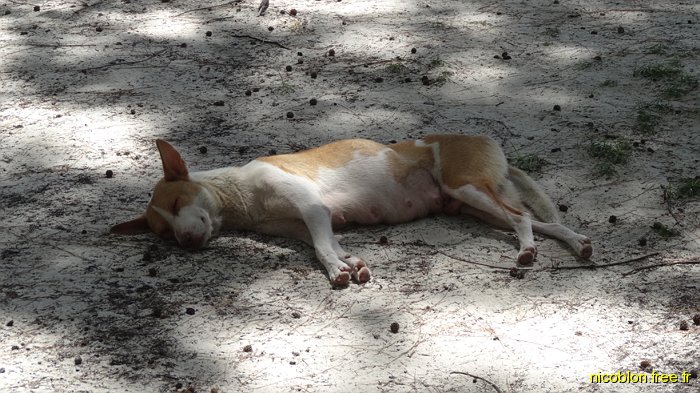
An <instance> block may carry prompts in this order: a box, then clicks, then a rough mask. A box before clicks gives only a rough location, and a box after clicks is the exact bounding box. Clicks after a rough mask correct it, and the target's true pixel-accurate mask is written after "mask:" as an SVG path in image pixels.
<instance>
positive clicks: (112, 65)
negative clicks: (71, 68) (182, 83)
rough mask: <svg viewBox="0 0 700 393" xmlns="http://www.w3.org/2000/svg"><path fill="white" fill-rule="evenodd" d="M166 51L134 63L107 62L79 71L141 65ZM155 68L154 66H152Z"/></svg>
mask: <svg viewBox="0 0 700 393" xmlns="http://www.w3.org/2000/svg"><path fill="white" fill-rule="evenodd" d="M166 50H167V49H163V50H160V51H158V52H156V53H154V54H152V55H151V56H148V57H146V58H143V59H141V60H134V61H123V62H114V61H112V62H109V63H107V64H104V65H101V66H96V67H88V68H83V69H82V70H81V71H91V70H99V69H101V68H107V67H116V66H124V65H130V64H138V63H143V62H144V61H148V60H151V59H152V58H154V57H157V56H159V55H161V54H162V53H163V52H165V51H166ZM154 67H156V66H154Z"/></svg>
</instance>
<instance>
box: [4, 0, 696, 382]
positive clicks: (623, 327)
mask: <svg viewBox="0 0 700 393" xmlns="http://www.w3.org/2000/svg"><path fill="white" fill-rule="evenodd" d="M257 9H258V4H257V2H253V1H230V2H226V1H225V0H222V1H191V0H172V1H166V0H162V1H161V0H143V1H141V0H122V1H102V0H84V1H72V0H63V1H38V2H35V3H28V2H25V1H23V0H0V89H1V91H0V209H1V210H0V211H1V217H2V219H1V222H0V253H1V259H0V391H2V392H106V391H115V392H174V391H178V392H179V391H189V392H217V391H218V392H697V391H698V390H699V387H700V382H699V381H700V380H699V379H698V378H697V373H698V369H700V350H699V349H698V343H700V340H699V338H700V326H699V324H700V316H698V317H697V320H696V321H695V322H694V321H693V316H695V315H697V314H700V265H698V258H699V256H700V230H699V229H698V227H699V224H700V214H699V213H700V202H699V201H698V197H697V191H698V182H700V178H698V175H699V174H700V173H699V172H698V166H699V164H698V159H699V158H700V132H699V131H700V130H699V129H698V124H700V123H699V121H700V116H699V112H698V102H699V94H698V90H699V89H698V77H699V76H700V75H699V74H700V70H699V68H698V65H699V62H698V58H699V56H700V49H699V47H698V43H700V32H699V30H698V23H700V20H699V18H698V14H699V12H700V6H698V3H697V2H695V1H665V0H662V1H632V0H618V1H582V0H579V1H567V0H559V1H555V0H543V1H539V0H533V1H521V0H517V1H511V0H505V1H482V0H474V1H450V0H441V1H433V0H420V1H413V0H405V1H399V0H386V1H366V0H364V1H363V0H342V1H340V0H338V1H335V0H319V1H313V0H298V1H290V0H284V1H278V0H272V3H271V5H270V7H269V8H268V10H267V12H266V13H265V14H264V15H263V16H257ZM292 9H294V10H295V12H292ZM414 48H415V50H414ZM312 99H313V100H314V101H313V102H312ZM435 132H449V133H469V134H487V135H491V136H492V137H494V138H495V139H496V140H498V141H499V142H500V143H501V144H502V146H503V148H504V149H505V151H506V153H507V154H508V156H509V157H510V158H511V159H513V163H514V164H517V165H520V166H522V167H525V168H527V169H528V170H529V172H530V173H531V175H532V176H533V177H534V178H535V179H537V180H538V181H539V182H540V183H541V184H542V186H543V187H544V188H545V189H546V190H547V192H548V193H549V194H550V195H551V196H552V199H553V200H554V201H555V203H556V204H557V205H559V207H560V210H562V213H561V215H562V220H563V222H564V223H565V224H566V225H568V226H570V227H572V228H574V229H575V230H577V231H579V232H581V233H584V234H586V235H588V236H590V237H591V239H593V243H594V247H595V251H594V256H593V258H592V259H591V261H589V262H587V261H582V260H580V259H578V258H576V257H575V256H573V255H572V254H571V252H570V251H569V250H568V249H566V248H565V247H564V246H563V245H562V244H561V243H558V242H557V241H554V240H552V239H549V238H545V237H541V236H537V237H536V240H537V241H538V243H539V246H540V249H539V255H538V260H537V262H536V263H535V265H534V266H533V267H532V268H531V269H512V268H513V267H514V266H515V262H514V259H515V255H516V254H517V240H516V238H515V237H514V235H513V234H512V233H510V232H508V231H502V230H499V229H494V228H492V227H489V226H487V225H485V224H482V223H480V222H478V221H476V220H474V219H471V218H469V217H433V218H428V219H424V220H420V221H417V222H413V223H409V224H405V225H400V226H377V227H359V228H351V229H347V230H345V231H342V232H340V233H339V236H340V237H341V244H343V245H344V246H345V248H346V249H347V250H348V251H350V252H352V253H353V254H356V255H360V256H363V257H364V258H365V259H366V260H367V261H368V263H369V265H370V267H371V268H372V270H373V274H374V276H373V279H372V280H371V281H370V282H369V283H367V284H365V285H357V284H352V285H350V286H349V287H348V288H345V289H341V290H333V289H331V286H330V284H329V282H328V280H327V277H326V273H325V271H324V270H323V268H322V267H321V265H320V263H318V262H317V261H316V259H315V256H314V253H313V251H312V250H311V249H310V248H309V247H307V246H305V245H303V244H301V243H299V242H296V241H292V240H286V239H278V238H271V237H267V236H262V235H257V234H252V233H226V234H224V235H223V236H221V237H220V238H218V239H217V240H215V241H213V242H212V243H211V244H210V246H209V247H208V248H206V249H204V250H202V251H199V252H188V251H183V250H181V249H179V248H177V247H176V246H175V245H173V244H170V243H168V242H166V241H163V240H161V239H158V238H156V237H155V236H152V235H142V236H136V237H123V236H112V235H109V234H108V233H107V231H108V228H109V227H110V226H111V225H113V224H115V223H118V222H120V221H124V220H127V219H129V218H133V217H135V216H136V215H138V214H140V213H141V212H142V211H143V209H144V208H145V206H146V204H147V202H148V198H149V192H150V191H151V189H152V187H153V185H154V183H155V182H156V181H157V180H158V178H159V177H160V176H161V166H160V162H159V159H158V153H157V151H156V149H155V145H154V143H153V141H154V139H156V138H164V139H166V140H168V141H170V142H171V143H172V144H174V145H175V146H176V147H178V148H179V149H180V151H181V152H182V154H183V156H184V157H185V159H186V160H187V161H188V164H189V166H190V168H191V169H192V170H199V169H210V168H214V167H221V166H227V165H241V164H244V163H246V162H248V161H249V160H251V159H253V158H254V157H257V156H260V155H268V154H278V153H286V152H291V151H297V150H300V149H303V148H306V147H311V146H315V145H318V144H321V143H324V142H329V141H332V140H337V139H341V138H351V137H363V138H371V139H374V140H377V141H381V142H389V141H392V140H396V141H399V140H403V139H407V138H416V137H420V136H421V135H424V134H429V133H435ZM383 237H385V238H383ZM384 240H385V241H384ZM393 324H395V325H393ZM392 325H393V327H392ZM618 372H620V373H621V374H619V375H623V374H624V375H629V376H630V378H633V377H638V376H639V375H642V376H643V375H646V376H648V378H651V376H652V375H659V374H678V375H681V376H682V373H683V372H687V373H688V374H689V375H692V376H693V378H690V379H689V382H687V383H646V384H644V383H637V384H598V383H591V378H590V375H591V374H593V373H610V374H614V373H618ZM627 372H629V373H630V374H627ZM639 378H641V377H639Z"/></svg>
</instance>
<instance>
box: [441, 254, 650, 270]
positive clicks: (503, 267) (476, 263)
mask: <svg viewBox="0 0 700 393" xmlns="http://www.w3.org/2000/svg"><path fill="white" fill-rule="evenodd" d="M436 253H437V254H442V255H444V256H446V257H448V258H452V259H455V260H457V261H462V262H466V263H470V264H473V265H479V266H486V267H490V268H493V269H501V270H510V269H512V268H513V267H512V266H511V267H508V266H496V265H489V264H488V263H482V262H474V261H469V260H467V259H463V258H459V257H456V256H454V255H450V254H447V253H445V252H443V251H436ZM659 254H660V252H658V251H656V252H652V253H649V254H644V255H640V256H637V257H634V258H630V259H625V260H624V261H619V262H612V263H606V264H604V265H577V266H561V267H550V268H543V269H530V268H526V269H527V270H528V271H533V272H540V271H547V270H573V269H602V268H607V267H610V266H617V265H624V264H627V263H632V262H637V261H641V260H642V259H646V258H649V257H653V256H655V255H659Z"/></svg>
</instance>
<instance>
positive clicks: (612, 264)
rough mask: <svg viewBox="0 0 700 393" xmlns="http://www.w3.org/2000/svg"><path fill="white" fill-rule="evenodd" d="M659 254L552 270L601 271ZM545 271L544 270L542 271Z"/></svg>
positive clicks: (654, 253)
mask: <svg viewBox="0 0 700 393" xmlns="http://www.w3.org/2000/svg"><path fill="white" fill-rule="evenodd" d="M659 254H661V253H660V252H659V251H655V252H651V253H649V254H644V255H640V256H638V257H634V258H630V259H625V260H624V261H620V262H612V263H606V264H603V265H581V266H562V267H556V268H553V270H570V269H601V268H605V267H610V266H617V265H624V264H627V263H632V262H637V261H641V260H642V259H646V258H649V257H653V256H654V255H659ZM542 270H546V269H542Z"/></svg>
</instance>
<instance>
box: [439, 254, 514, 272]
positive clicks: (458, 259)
mask: <svg viewBox="0 0 700 393" xmlns="http://www.w3.org/2000/svg"><path fill="white" fill-rule="evenodd" d="M435 252H437V253H438V254H442V255H444V256H446V257H448V258H452V259H455V260H457V261H462V262H466V263H471V264H472V265H479V266H486V267H490V268H494V269H503V270H510V269H511V268H510V267H504V266H496V265H489V264H488V263H482V262H474V261H468V260H466V259H463V258H459V257H455V256H453V255H450V254H446V253H444V252H442V251H435Z"/></svg>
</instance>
